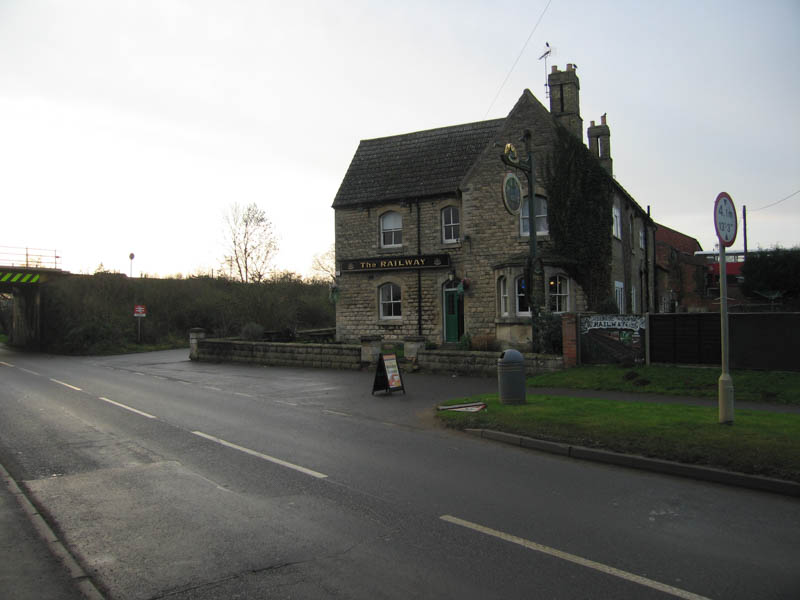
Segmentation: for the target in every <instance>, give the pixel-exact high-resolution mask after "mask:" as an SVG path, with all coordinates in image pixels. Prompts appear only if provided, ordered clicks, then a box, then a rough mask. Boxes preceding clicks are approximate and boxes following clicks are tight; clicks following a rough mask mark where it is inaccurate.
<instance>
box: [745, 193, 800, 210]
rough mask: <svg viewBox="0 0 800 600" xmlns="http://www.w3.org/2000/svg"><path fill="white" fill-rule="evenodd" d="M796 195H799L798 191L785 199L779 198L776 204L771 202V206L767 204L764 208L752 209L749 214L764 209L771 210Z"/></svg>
mask: <svg viewBox="0 0 800 600" xmlns="http://www.w3.org/2000/svg"><path fill="white" fill-rule="evenodd" d="M797 194H800V190H797V191H795V192H792V193H791V194H789V195H788V196H786V198H781V199H780V200H778V201H777V202H773V203H772V204H767V205H766V206H762V207H761V208H752V209H750V212H756V211H759V210H764V209H765V208H772V207H773V206H775V205H776V204H780V203H781V202H783V201H784V200H788V199H789V198H791V197H792V196H796V195H797Z"/></svg>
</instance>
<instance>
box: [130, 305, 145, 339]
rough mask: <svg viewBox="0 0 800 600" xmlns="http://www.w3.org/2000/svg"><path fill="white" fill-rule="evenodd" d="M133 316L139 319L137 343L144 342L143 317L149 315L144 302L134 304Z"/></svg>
mask: <svg viewBox="0 0 800 600" xmlns="http://www.w3.org/2000/svg"><path fill="white" fill-rule="evenodd" d="M133 316H134V317H136V320H137V321H138V324H137V333H136V343H137V344H141V343H142V319H143V318H144V317H146V316H147V307H146V306H145V305H144V304H135V305H134V306H133Z"/></svg>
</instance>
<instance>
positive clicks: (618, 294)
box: [614, 281, 625, 315]
mask: <svg viewBox="0 0 800 600" xmlns="http://www.w3.org/2000/svg"><path fill="white" fill-rule="evenodd" d="M614 298H615V299H616V301H617V310H619V314H621V315H624V314H625V284H624V283H623V282H621V281H615V282H614Z"/></svg>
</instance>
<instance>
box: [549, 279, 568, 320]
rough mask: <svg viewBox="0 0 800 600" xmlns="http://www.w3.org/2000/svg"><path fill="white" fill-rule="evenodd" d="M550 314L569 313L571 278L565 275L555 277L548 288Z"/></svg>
mask: <svg viewBox="0 0 800 600" xmlns="http://www.w3.org/2000/svg"><path fill="white" fill-rule="evenodd" d="M547 292H548V297H549V306H550V312H554V313H560V312H567V311H569V278H568V277H566V276H564V275H554V276H553V277H551V278H550V281H549V282H548V286H547Z"/></svg>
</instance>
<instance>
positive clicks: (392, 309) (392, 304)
mask: <svg viewBox="0 0 800 600" xmlns="http://www.w3.org/2000/svg"><path fill="white" fill-rule="evenodd" d="M378 301H379V304H380V315H381V319H399V318H401V317H402V316H403V311H402V303H401V293H400V286H399V285H397V284H396V283H391V282H390V283H384V284H383V285H382V286H380V287H379V288H378Z"/></svg>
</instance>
